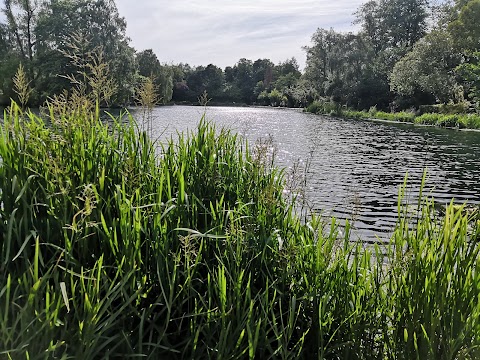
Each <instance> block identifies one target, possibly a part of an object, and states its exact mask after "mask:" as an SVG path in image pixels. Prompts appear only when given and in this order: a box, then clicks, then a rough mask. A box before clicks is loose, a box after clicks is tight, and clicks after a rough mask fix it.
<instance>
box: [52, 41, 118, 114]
mask: <svg viewBox="0 0 480 360" xmlns="http://www.w3.org/2000/svg"><path fill="white" fill-rule="evenodd" d="M66 45H67V50H63V51H62V54H63V55H64V56H65V57H66V58H68V59H69V61H70V64H71V65H72V66H74V67H75V69H76V71H75V72H74V73H73V74H67V75H62V74H60V75H59V76H61V77H64V78H66V79H67V80H69V81H70V84H71V85H72V86H73V88H72V90H71V91H70V93H68V92H67V91H64V92H63V93H62V94H56V95H54V96H52V97H49V98H48V100H47V106H48V107H49V110H50V112H51V111H52V110H53V111H60V112H59V113H57V114H69V113H79V116H83V115H86V116H87V117H91V116H96V117H98V116H99V109H100V106H108V105H109V104H110V101H111V99H112V97H113V96H114V95H115V93H116V91H117V85H116V83H115V81H114V80H113V78H112V76H111V73H110V67H109V64H108V63H107V62H106V61H105V59H104V55H103V50H102V48H101V47H98V46H97V47H95V48H94V49H91V46H90V40H89V39H88V38H87V37H86V36H84V35H83V34H81V33H79V32H75V33H73V34H72V35H71V37H70V40H69V42H67V44H66Z"/></svg>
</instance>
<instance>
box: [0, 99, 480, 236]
mask: <svg viewBox="0 0 480 360" xmlns="http://www.w3.org/2000/svg"><path fill="white" fill-rule="evenodd" d="M203 111H204V109H203V108H201V107H193V106H164V107H157V108H155V109H154V111H153V114H152V118H151V125H152V126H151V128H152V129H151V134H152V137H153V138H154V139H159V140H160V141H161V140H165V139H168V138H170V137H172V136H173V137H175V136H176V134H177V131H178V132H184V131H187V130H195V127H196V126H197V124H198V123H199V121H200V119H201V117H202V115H203ZM130 112H131V114H132V115H133V116H134V117H135V118H136V119H137V121H138V122H139V123H140V126H142V125H141V123H142V118H143V115H142V112H141V111H140V110H137V109H130ZM206 117H207V119H208V120H210V121H212V122H214V123H215V124H216V125H217V126H218V127H227V128H229V129H232V131H235V132H237V133H239V134H240V135H241V136H245V137H246V138H247V139H248V141H249V143H250V144H255V142H256V141H257V140H259V139H264V140H265V139H268V138H271V139H273V145H274V146H273V147H274V148H275V151H276V160H277V164H278V165H279V166H282V167H285V168H286V173H287V174H288V173H289V172H290V171H289V169H292V168H293V167H295V165H300V171H297V173H301V169H302V168H305V167H306V164H309V165H308V171H307V174H306V180H307V183H306V198H307V200H308V203H309V206H311V208H312V210H314V211H316V212H321V213H323V215H325V216H326V217H330V216H335V217H337V218H338V219H340V220H341V221H345V219H349V220H353V221H354V228H355V231H354V235H355V236H357V237H359V238H362V239H363V240H364V241H365V240H366V241H378V240H383V241H387V240H388V238H389V235H390V234H391V232H392V229H393V227H394V225H395V220H396V215H397V198H398V189H399V186H400V185H401V184H403V181H404V177H405V174H406V173H407V172H408V174H409V175H408V176H409V180H408V187H407V191H408V193H409V196H408V197H407V200H408V201H409V202H410V203H412V204H414V203H415V201H416V195H417V194H418V190H419V186H420V183H421V178H422V174H423V171H424V169H426V170H427V174H428V175H427V183H426V187H425V190H424V193H428V194H431V195H432V196H433V197H434V198H435V199H436V203H437V204H440V205H442V204H447V203H449V202H450V201H451V200H452V198H454V201H455V202H456V203H463V202H468V203H470V204H480V182H479V179H480V132H474V131H457V130H449V129H439V128H434V127H423V126H414V125H411V124H401V123H391V122H388V123H387V122H379V121H362V120H342V119H335V118H331V117H324V116H318V115H312V114H305V113H303V112H301V111H299V110H292V109H272V108H240V107H238V108H235V107H208V108H207V109H206ZM2 120H3V119H2Z"/></svg>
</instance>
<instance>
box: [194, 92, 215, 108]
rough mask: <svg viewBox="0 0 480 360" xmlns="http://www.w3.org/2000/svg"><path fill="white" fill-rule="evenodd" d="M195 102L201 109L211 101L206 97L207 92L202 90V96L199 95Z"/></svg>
mask: <svg viewBox="0 0 480 360" xmlns="http://www.w3.org/2000/svg"><path fill="white" fill-rule="evenodd" d="M197 100H198V104H199V105H200V106H203V107H207V105H208V103H209V102H210V101H212V99H210V98H209V97H208V93H207V90H204V91H203V93H202V95H200V96H199V97H198V99H197Z"/></svg>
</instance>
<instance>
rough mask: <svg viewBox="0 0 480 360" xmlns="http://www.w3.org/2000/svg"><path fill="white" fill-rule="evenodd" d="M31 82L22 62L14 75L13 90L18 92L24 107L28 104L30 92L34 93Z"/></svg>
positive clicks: (19, 99)
mask: <svg viewBox="0 0 480 360" xmlns="http://www.w3.org/2000/svg"><path fill="white" fill-rule="evenodd" d="M30 82H31V81H28V79H27V74H26V73H25V69H24V68H23V64H22V63H20V65H18V69H17V72H16V73H15V76H14V77H13V91H14V92H15V94H17V96H18V101H19V102H20V104H21V105H22V108H24V107H25V106H26V105H27V103H28V99H29V98H30V94H31V93H32V89H31V88H30Z"/></svg>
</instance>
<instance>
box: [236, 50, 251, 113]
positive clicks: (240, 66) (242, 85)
mask: <svg viewBox="0 0 480 360" xmlns="http://www.w3.org/2000/svg"><path fill="white" fill-rule="evenodd" d="M233 76H234V84H235V86H236V87H237V88H238V91H239V93H240V99H241V101H243V102H245V103H247V104H251V103H252V102H253V101H255V96H254V93H253V90H254V88H255V85H256V82H255V80H254V78H253V63H252V61H251V60H247V59H245V58H243V59H240V60H239V61H238V62H237V63H236V64H235V66H234V67H233Z"/></svg>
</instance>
